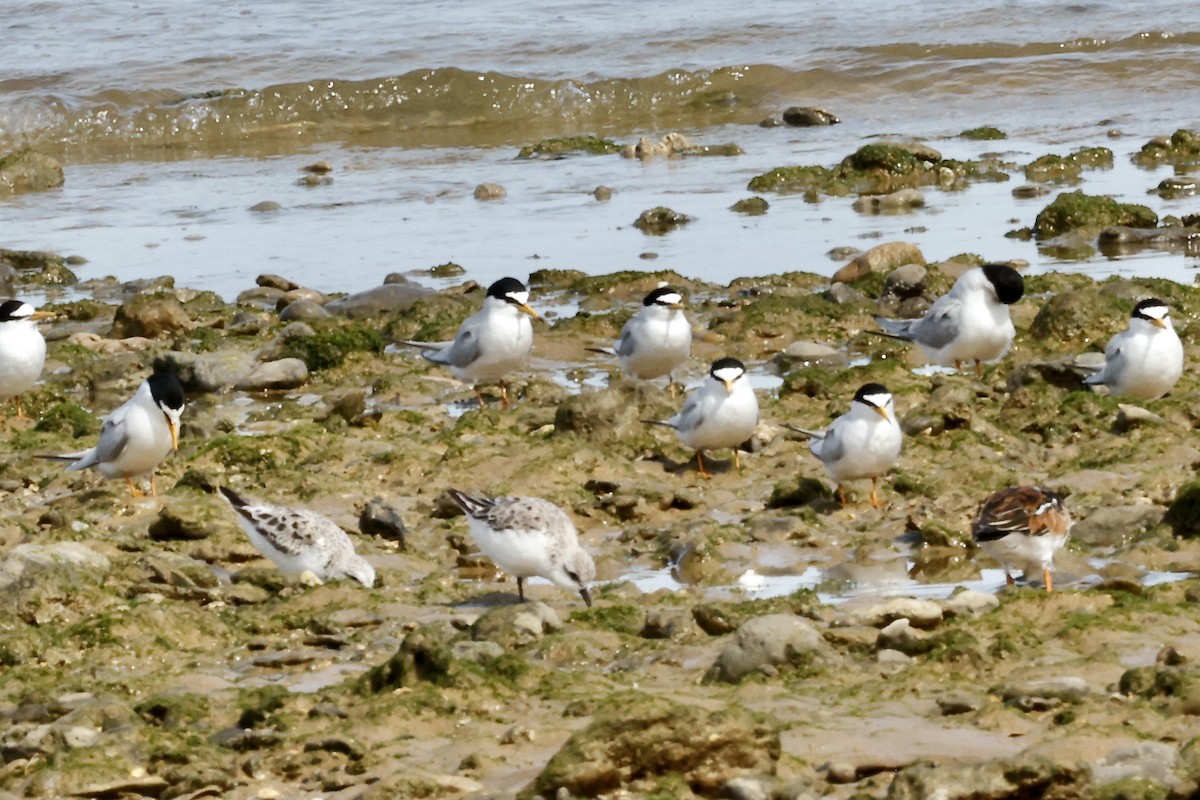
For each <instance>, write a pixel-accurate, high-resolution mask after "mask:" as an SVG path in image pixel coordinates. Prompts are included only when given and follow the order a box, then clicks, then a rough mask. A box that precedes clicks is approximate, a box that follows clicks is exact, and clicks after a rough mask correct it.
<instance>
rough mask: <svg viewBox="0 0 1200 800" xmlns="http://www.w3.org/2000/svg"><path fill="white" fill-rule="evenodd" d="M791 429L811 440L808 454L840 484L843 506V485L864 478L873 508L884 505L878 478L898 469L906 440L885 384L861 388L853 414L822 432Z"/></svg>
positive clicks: (844, 415)
mask: <svg viewBox="0 0 1200 800" xmlns="http://www.w3.org/2000/svg"><path fill="white" fill-rule="evenodd" d="M788 427H789V428H791V429H792V430H794V431H797V432H799V433H803V434H804V435H806V436H808V437H810V439H811V441H810V442H809V445H808V447H809V450H810V451H811V452H812V454H813V455H814V456H816V457H817V459H818V460H820V462H821V463H822V464H824V465H825V469H826V471H827V472H828V473H829V477H830V478H832V479H833V481H834V483H836V484H837V493H838V499H839V500H840V501H841V503H842V505H846V490H845V489H844V488H843V484H844V483H845V482H846V481H853V480H860V479H862V478H870V479H871V505H873V506H875V507H876V508H880V507H881V506H883V505H884V502H883V501H882V500H880V499H879V495H878V494H877V492H876V486H877V483H878V481H879V478H880V477H881V476H883V475H885V474H887V472H888V470H890V469H891V468H892V467H894V466H896V460H897V459H898V458H899V457H900V444H901V439H902V438H903V437H902V435H901V433H900V424H899V423H898V422H897V421H896V409H895V406H894V405H893V403H892V394H891V392H889V391H888V390H887V389H886V388H885V387H884V386H883V385H882V384H878V383H868V384H865V385H863V386H861V387H860V388H859V390H858V391H857V392H855V394H854V400H853V401H852V402H851V403H850V410H849V411H847V412H846V413H845V414H842V415H841V416H840V417H838V418H837V419H835V420H834V421H833V424H832V425H830V426H829V427H828V428H826V429H825V430H823V431H810V430H805V429H804V428H796V427H793V426H791V425H789V426H788Z"/></svg>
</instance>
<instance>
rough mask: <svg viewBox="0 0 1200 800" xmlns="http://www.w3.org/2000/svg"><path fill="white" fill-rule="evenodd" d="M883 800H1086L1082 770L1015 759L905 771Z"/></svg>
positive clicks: (1034, 759) (1045, 760)
mask: <svg viewBox="0 0 1200 800" xmlns="http://www.w3.org/2000/svg"><path fill="white" fill-rule="evenodd" d="M886 797H887V800H929V799H930V798H937V800H1017V799H1018V798H1024V797H1031V798H1032V797H1042V798H1050V797H1053V798H1056V800H1086V798H1090V797H1092V792H1091V781H1090V779H1089V776H1088V771H1087V768H1086V767H1084V766H1081V765H1075V764H1056V763H1055V762H1053V761H1051V760H1050V759H1048V758H1043V757H1038V756H1031V755H1023V754H1022V755H1017V756H1014V757H1012V758H1001V759H993V760H989V761H983V762H978V763H964V762H953V763H947V764H935V763H932V762H929V761H925V762H920V763H917V764H913V765H911V766H908V767H905V768H903V769H902V770H900V772H899V773H898V774H897V775H896V777H895V778H894V779H893V780H892V784H891V786H889V787H888V792H887V795H886Z"/></svg>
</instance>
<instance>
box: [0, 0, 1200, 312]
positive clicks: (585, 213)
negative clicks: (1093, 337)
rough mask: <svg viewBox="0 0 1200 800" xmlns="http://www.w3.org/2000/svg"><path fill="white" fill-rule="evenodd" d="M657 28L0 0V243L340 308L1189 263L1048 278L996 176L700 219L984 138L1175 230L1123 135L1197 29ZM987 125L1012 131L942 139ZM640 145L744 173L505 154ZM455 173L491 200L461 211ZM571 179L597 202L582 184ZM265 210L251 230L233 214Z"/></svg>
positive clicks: (287, 2) (1169, 17) (889, 15)
mask: <svg viewBox="0 0 1200 800" xmlns="http://www.w3.org/2000/svg"><path fill="white" fill-rule="evenodd" d="M682 8H683V6H682V5H680V6H679V7H673V6H672V4H670V3H668V4H667V6H665V7H664V6H662V5H661V4H660V5H658V6H654V7H653V8H649V7H647V8H643V7H630V6H628V5H627V4H620V5H618V4H613V3H606V2H598V3H597V2H589V3H586V4H584V3H577V2H562V3H558V4H556V5H554V6H552V7H549V8H547V7H546V6H545V5H544V4H538V5H536V6H534V5H531V4H529V3H527V2H523V0H517V2H506V3H503V4H501V3H499V2H490V1H489V2H474V3H468V4H447V3H442V2H414V3H407V4H404V5H403V6H396V7H380V6H379V4H375V3H367V2H365V0H349V2H347V3H343V4H339V5H338V6H337V7H336V8H335V7H332V6H329V5H328V4H326V3H318V2H316V0H275V1H274V2H266V3H257V4H254V5H253V6H246V5H245V4H241V3H235V2H230V1H229V0H217V2H205V3H200V2H197V0H184V2H179V3H175V2H171V3H168V2H166V0H148V1H147V2H143V3H139V5H138V8H137V10H136V12H131V11H129V10H128V9H124V8H120V7H116V6H113V5H112V4H109V3H103V2H100V1H99V0H90V1H85V2H82V3H70V4H68V3H65V2H56V1H55V0H45V1H43V2H36V3H34V2H22V3H17V4H14V6H13V7H11V8H9V9H6V17H5V20H4V23H3V24H4V26H5V31H6V34H7V36H6V47H5V48H4V49H3V50H2V51H0V76H5V77H4V78H3V79H0V151H4V150H7V149H9V148H10V147H13V146H17V145H22V144H34V145H36V146H38V147H39V148H41V149H44V150H46V151H48V152H51V153H53V154H55V155H57V156H58V157H59V158H60V159H62V160H63V161H64V162H65V165H66V186H65V187H64V188H63V189H62V190H60V191H54V192H47V193H41V194H36V195H25V196H19V197H16V198H13V199H9V200H3V201H0V230H2V231H3V239H2V240H0V245H3V246H9V247H17V248H30V249H47V250H53V251H57V252H64V253H74V254H78V255H82V256H84V257H85V258H87V259H89V263H88V264H87V265H86V266H84V267H82V268H81V269H80V270H79V273H80V276H81V277H83V278H90V277H96V276H103V275H108V274H112V275H115V276H117V277H119V278H120V279H122V280H126V279H131V278H139V277H152V276H158V275H162V274H172V275H175V276H176V277H177V279H178V281H179V283H180V284H183V285H188V286H194V287H198V288H208V289H214V290H216V291H218V292H220V293H221V294H222V295H223V296H225V297H227V298H232V297H233V296H234V295H236V293H237V292H238V291H239V290H241V289H243V288H246V287H247V286H249V285H250V284H251V282H252V281H253V278H254V276H255V275H256V274H258V273H261V272H280V273H283V274H285V275H287V276H289V277H291V278H292V279H294V280H297V281H299V282H301V283H304V284H307V285H310V286H313V287H314V288H317V289H321V290H323V291H328V292H332V291H354V290H358V289H363V288H366V287H369V286H373V285H376V284H378V283H379V282H380V281H381V280H382V278H383V277H384V276H385V275H387V274H388V273H390V272H393V271H401V272H409V271H421V270H425V269H428V268H429V267H431V266H433V265H436V264H440V263H443V262H446V261H455V262H457V263H460V264H462V265H463V266H464V267H465V268H466V269H467V273H468V277H470V278H474V279H475V280H478V281H480V282H484V283H487V282H490V281H491V280H493V279H494V278H496V277H500V276H502V275H506V274H512V275H516V276H518V277H524V276H526V275H528V274H529V273H530V272H531V271H533V270H535V269H539V268H544V267H554V268H566V269H581V270H584V271H587V272H589V273H604V272H612V271H615V270H624V269H656V270H657V269H664V270H665V269H673V270H676V271H678V272H680V273H682V274H684V275H688V276H694V277H697V278H703V279H706V280H711V281H720V282H726V281H728V280H730V279H732V278H734V277H739V276H746V275H762V274H768V273H777V272H782V271H787V270H805V271H812V272H818V273H822V274H831V273H832V272H833V270H834V269H836V267H837V266H838V264H837V263H835V262H833V261H831V260H830V259H829V258H828V257H827V256H826V253H827V252H828V251H829V250H830V249H831V248H832V247H835V246H843V245H852V246H857V247H861V248H863V249H866V248H867V247H869V246H871V245H872V244H875V243H878V242H879V241H887V240H893V239H904V240H909V241H913V242H915V243H917V244H918V245H920V246H921V248H922V250H923V252H925V254H926V256H927V257H928V258H930V259H940V258H946V257H949V256H952V255H955V254H958V253H962V252H973V253H978V254H980V255H983V256H985V257H986V258H989V259H1010V258H1017V259H1025V260H1027V261H1029V262H1030V263H1031V265H1032V268H1033V269H1034V270H1042V269H1052V268H1063V267H1065V268H1068V269H1082V270H1087V271H1089V272H1092V273H1094V274H1097V275H1107V274H1112V273H1121V274H1134V275H1137V274H1144V275H1159V276H1166V277H1171V278H1173V279H1175V280H1180V281H1187V282H1190V281H1191V280H1192V279H1193V277H1194V274H1195V269H1196V268H1197V266H1198V261H1197V258H1196V257H1194V256H1186V255H1184V254H1182V253H1160V252H1155V251H1142V252H1141V253H1138V254H1135V255H1126V256H1122V257H1120V258H1119V259H1108V258H1105V257H1103V256H1100V255H1097V256H1094V257H1092V258H1090V259H1087V260H1086V261H1082V262H1066V263H1063V262H1059V261H1056V260H1055V259H1053V258H1050V257H1049V256H1046V255H1043V254H1041V253H1039V252H1038V250H1037V247H1036V246H1035V245H1034V244H1033V243H1030V242H1021V241H1017V240H1013V239H1006V238H1004V236H1003V234H1004V233H1005V232H1006V231H1008V230H1010V229H1013V228H1016V227H1020V226H1022V225H1028V224H1030V223H1031V222H1032V220H1033V217H1034V216H1035V215H1036V213H1037V211H1038V210H1040V208H1042V207H1043V206H1044V205H1045V203H1047V202H1049V198H1043V199H1038V200H1016V199H1014V198H1012V196H1011V193H1010V192H1011V188H1012V186H1013V185H1015V183H1019V182H1021V180H1022V179H1021V178H1020V176H1019V173H1018V174H1017V176H1016V177H1014V179H1013V181H1010V182H1009V183H1000V184H978V185H975V186H973V187H971V188H970V189H969V190H967V191H962V192H957V193H945V192H940V191H936V190H930V191H928V192H927V193H926V196H927V202H928V204H927V207H926V208H924V209H921V210H918V211H915V212H913V213H910V214H905V215H898V216H864V215H860V214H858V213H856V212H854V211H853V210H852V209H851V208H850V205H851V201H850V200H849V199H825V200H823V201H822V202H820V203H816V204H812V203H807V202H805V201H804V199H803V198H801V197H796V196H793V197H775V196H768V198H767V199H768V200H769V201H770V203H771V209H770V211H769V212H768V213H767V214H766V215H764V216H760V217H744V216H741V215H738V214H735V213H733V212H731V211H729V210H728V207H729V206H730V205H731V204H732V203H733V202H735V201H736V200H739V199H742V198H743V197H746V196H747V195H748V194H749V192H748V191H747V190H746V188H745V186H746V183H747V181H748V180H749V179H750V178H751V177H753V176H754V175H756V174H759V173H761V172H764V171H766V170H768V169H771V168H773V167H776V166H782V165H790V164H824V165H832V164H834V163H836V162H837V161H838V160H840V159H841V158H842V157H843V156H845V155H846V154H848V153H850V152H852V151H853V150H855V149H857V148H858V147H859V146H861V145H862V144H864V143H866V142H868V141H872V140H873V139H874V137H878V136H880V135H902V136H905V137H918V138H924V139H926V140H928V141H929V142H930V143H931V144H932V145H934V146H935V147H937V148H939V149H940V150H941V151H942V152H943V154H944V155H946V156H949V157H954V158H970V157H973V156H977V155H978V154H980V153H981V152H985V151H989V150H999V151H1000V152H1003V153H1004V154H1005V156H1006V158H1008V159H1010V160H1011V161H1013V162H1014V163H1017V164H1021V163H1027V162H1028V161H1030V160H1032V159H1033V158H1035V157H1037V156H1040V155H1043V154H1045V153H1048V152H1056V153H1059V154H1065V153H1067V152H1069V151H1071V150H1073V149H1075V148H1077V147H1083V146H1108V147H1111V148H1112V149H1113V150H1114V152H1115V154H1116V162H1117V166H1116V168H1115V169H1113V170H1109V171H1092V172H1088V173H1086V174H1085V181H1084V183H1083V184H1082V185H1081V187H1080V188H1083V189H1084V190H1085V191H1087V192H1089V193H1108V194H1113V195H1115V196H1117V197H1119V198H1120V199H1122V200H1127V201H1133V202H1143V203H1146V204H1148V205H1150V206H1151V207H1152V208H1154V209H1155V210H1156V211H1157V212H1159V213H1160V214H1167V213H1174V214H1180V213H1188V212H1194V211H1195V210H1196V204H1195V203H1194V202H1193V198H1184V199H1182V200H1173V201H1166V200H1161V199H1159V198H1158V197H1157V196H1154V195H1147V194H1146V191H1147V190H1148V189H1150V188H1152V187H1154V186H1155V185H1156V184H1157V183H1158V181H1159V180H1161V179H1162V178H1163V177H1165V176H1166V175H1168V174H1170V173H1169V170H1167V169H1161V170H1157V171H1154V172H1146V171H1142V170H1139V169H1136V168H1134V167H1132V166H1131V165H1130V164H1129V161H1128V156H1129V154H1130V153H1132V152H1135V151H1136V150H1137V149H1138V148H1139V147H1140V146H1141V144H1142V143H1144V142H1145V141H1146V140H1147V139H1149V138H1150V137H1152V136H1156V135H1165V134H1169V133H1171V132H1172V131H1174V130H1175V129H1177V128H1183V127H1192V128H1195V127H1198V126H1200V117H1198V116H1197V114H1198V112H1197V110H1196V106H1195V104H1194V103H1189V102H1184V100H1185V99H1186V98H1189V97H1192V96H1193V95H1194V80H1195V75H1196V74H1198V72H1200V47H1196V44H1197V43H1198V42H1200V25H1198V24H1197V21H1196V20H1195V19H1194V17H1195V15H1194V14H1192V13H1190V8H1188V7H1187V5H1186V4H1183V5H1179V4H1167V3H1162V2H1155V3H1126V4H1118V3H1103V2H1097V3H1086V4H1060V3H1052V2H1045V1H1035V0H1018V1H1016V2H1009V3H1006V4H1003V5H1001V6H999V7H996V8H978V7H977V6H976V5H974V4H970V3H965V2H958V3H951V4H937V6H936V7H934V6H929V5H927V4H921V3H901V4H900V5H899V6H897V5H896V4H895V3H888V4H886V5H885V4H883V3H878V2H868V3H866V4H853V7H852V8H851V7H849V6H847V7H837V8H833V7H830V8H822V9H820V10H817V11H814V10H813V9H811V8H809V7H806V6H803V5H797V4H795V3H787V2H784V0H767V2H765V3H759V4H755V5H754V6H753V7H750V6H747V7H745V8H730V7H715V6H714V7H711V8H710V7H697V6H695V5H694V4H689V5H688V6H687V7H686V11H687V13H686V14H685V13H676V12H679V11H680V10H681V9H682ZM864 19H873V20H876V21H877V23H876V24H873V25H864V24H863V20H864ZM793 104H804V105H808V104H813V105H824V106H827V107H829V108H830V109H831V110H832V111H833V112H834V113H836V114H838V115H839V116H841V117H842V119H843V122H842V124H841V125H837V126H833V127H829V128H819V129H790V128H775V129H763V128H759V127H758V126H757V122H758V121H759V120H761V119H763V118H764V117H767V116H769V115H771V114H774V113H778V112H779V111H780V110H781V109H782V108H784V107H786V106H788V105H793ZM987 124H995V125H999V126H1000V127H1001V128H1003V129H1004V130H1005V131H1007V132H1008V133H1009V135H1010V138H1009V139H1008V140H1007V141H1004V142H995V143H975V142H967V141H964V140H961V139H957V138H953V137H955V136H956V135H957V134H958V133H959V132H960V131H961V130H963V129H965V128H969V127H974V126H978V125H987ZM1111 129H1120V130H1121V131H1123V132H1124V134H1125V136H1124V137H1120V138H1115V139H1112V138H1109V136H1108V135H1107V134H1108V132H1109V131H1110V130H1111ZM670 130H681V131H683V132H684V133H686V134H687V135H689V136H690V137H692V138H693V139H694V140H695V141H697V142H699V143H705V144H716V143H723V142H730V141H732V142H737V143H738V144H739V145H741V146H742V147H743V149H744V150H745V151H746V154H745V155H743V156H740V157H736V158H717V157H709V158H692V159H678V160H671V161H666V160H659V161H652V162H648V163H640V162H636V161H631V160H625V159H621V158H619V157H617V156H615V155H614V156H597V157H577V158H568V159H564V160H560V161H550V162H545V161H535V162H527V161H518V160H515V159H514V155H515V154H516V151H517V149H518V147H519V146H520V145H522V144H527V143H530V142H533V141H536V140H538V139H540V138H542V137H543V136H552V135H572V134H578V133H588V132H596V133H600V134H604V135H607V136H611V137H613V138H615V139H618V140H620V141H625V142H630V141H634V140H636V138H637V137H638V136H641V135H647V136H652V137H658V136H661V135H662V134H663V133H666V132H668V131H670ZM316 160H326V161H328V162H330V163H331V164H332V165H333V167H334V173H333V177H334V183H333V184H332V185H330V186H322V187H317V188H305V187H302V186H298V185H296V179H297V178H298V177H299V175H300V173H299V171H298V170H299V168H300V167H302V166H303V165H305V164H308V163H311V162H313V161H316ZM485 181H490V182H496V183H500V184H502V185H503V186H504V187H505V188H506V189H507V192H508V194H507V197H506V198H505V199H504V200H501V201H493V202H486V203H483V202H479V201H476V200H474V198H473V196H472V191H473V189H474V187H475V186H476V185H477V184H479V183H481V182H485ZM601 184H603V185H608V186H611V187H612V188H613V190H614V195H613V198H612V200H611V201H609V202H606V203H599V202H597V201H596V200H595V199H594V198H593V197H592V196H591V194H590V193H591V191H592V190H593V189H594V188H595V187H596V186H597V185H601ZM1067 188H1074V187H1067ZM263 200H272V201H275V202H278V203H279V204H280V205H281V208H280V210H279V211H276V212H271V213H255V212H251V211H249V210H248V209H249V208H250V207H251V206H252V205H254V204H256V203H258V202H260V201H263ZM657 205H668V206H670V207H672V208H675V209H676V210H678V211H681V212H683V213H686V214H688V215H690V216H692V217H693V218H694V221H693V222H692V223H691V224H690V225H688V226H687V227H685V228H683V229H680V230H677V231H675V232H673V233H671V234H669V235H667V236H661V237H652V236H646V235H644V234H642V233H640V232H639V231H638V230H636V229H635V228H633V227H632V222H633V220H634V219H635V218H636V217H637V215H638V214H639V213H640V212H641V211H643V210H645V209H647V208H650V207H653V206H657Z"/></svg>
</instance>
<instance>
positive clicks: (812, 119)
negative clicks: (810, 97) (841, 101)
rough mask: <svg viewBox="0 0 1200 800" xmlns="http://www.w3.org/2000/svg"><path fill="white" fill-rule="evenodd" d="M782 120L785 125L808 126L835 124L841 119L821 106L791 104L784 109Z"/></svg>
mask: <svg viewBox="0 0 1200 800" xmlns="http://www.w3.org/2000/svg"><path fill="white" fill-rule="evenodd" d="M783 122H784V124H785V125H793V126H796V127H800V128H809V127H815V126H820V125H837V124H838V123H839V122H841V120H840V119H838V118H837V117H836V116H834V115H833V114H831V113H829V112H828V111H826V110H825V109H823V108H814V107H812V106H791V107H790V108H787V109H785V110H784V112H783Z"/></svg>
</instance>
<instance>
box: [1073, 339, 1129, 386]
mask: <svg viewBox="0 0 1200 800" xmlns="http://www.w3.org/2000/svg"><path fill="white" fill-rule="evenodd" d="M1124 369H1125V334H1123V333H1121V334H1117V335H1116V336H1114V337H1113V338H1111V339H1109V340H1108V346H1107V347H1105V348H1104V369H1102V370H1100V371H1099V372H1098V373H1096V374H1094V375H1088V376H1087V377H1086V378H1084V379H1083V382H1084V383H1107V382H1108V381H1110V380H1112V379H1114V378H1115V377H1116V376H1118V375H1120V374H1121V372H1122V371H1123V370H1124Z"/></svg>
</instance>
